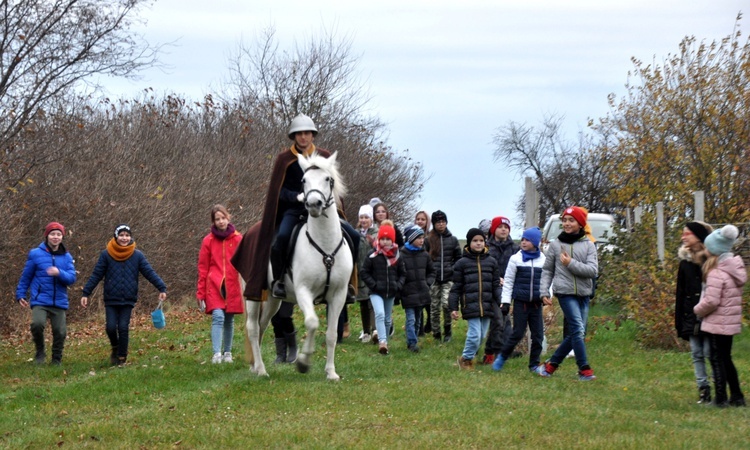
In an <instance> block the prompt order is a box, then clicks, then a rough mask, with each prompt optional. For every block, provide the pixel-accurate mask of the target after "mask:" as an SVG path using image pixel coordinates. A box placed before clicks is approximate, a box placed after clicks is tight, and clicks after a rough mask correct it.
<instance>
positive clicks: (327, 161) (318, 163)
mask: <svg viewBox="0 0 750 450" xmlns="http://www.w3.org/2000/svg"><path fill="white" fill-rule="evenodd" d="M336 156H337V153H335V152H334V153H333V154H332V155H331V156H330V157H328V158H326V157H325V156H322V155H321V154H320V153H318V152H313V153H312V154H311V155H310V156H308V157H306V158H304V159H305V161H302V158H300V166H301V167H302V170H307V169H308V168H309V167H313V166H315V167H318V168H320V169H321V170H324V171H326V172H328V175H329V176H330V177H331V178H333V181H334V183H333V196H334V197H335V198H336V203H337V204H338V205H341V199H342V198H343V197H345V196H346V191H347V187H346V184H345V183H344V180H343V179H342V178H341V173H340V172H339V164H338V161H337V160H336Z"/></svg>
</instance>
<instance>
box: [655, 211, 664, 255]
mask: <svg viewBox="0 0 750 450" xmlns="http://www.w3.org/2000/svg"><path fill="white" fill-rule="evenodd" d="M656 252H657V254H658V255H659V261H661V263H662V264H664V202H656Z"/></svg>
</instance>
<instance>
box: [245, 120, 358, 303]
mask: <svg viewBox="0 0 750 450" xmlns="http://www.w3.org/2000/svg"><path fill="white" fill-rule="evenodd" d="M317 134H318V129H317V128H316V127H315V123H314V122H313V120H312V119H311V118H310V117H308V116H306V115H304V114H300V115H298V116H297V117H295V118H294V119H293V120H292V123H291V125H290V126H289V132H288V133H287V136H289V139H291V140H292V141H293V143H292V145H291V146H290V147H289V148H287V149H285V150H283V151H282V152H281V153H279V154H278V155H277V156H276V160H275V161H274V165H273V169H272V171H271V181H270V183H269V185H268V193H267V194H266V203H265V206H264V208H263V216H262V218H261V222H260V223H258V224H256V225H255V226H253V227H252V228H251V229H250V230H248V232H247V233H245V237H244V238H243V242H242V244H241V246H240V249H239V250H238V251H237V253H236V254H235V257H234V258H233V260H232V263H233V264H234V265H235V266H236V267H237V269H238V271H239V272H240V273H241V274H242V275H243V278H244V279H245V281H246V282H247V286H246V288H245V297H246V298H248V299H250V300H260V299H261V291H262V290H263V288H265V287H266V286H265V284H266V279H267V278H268V277H267V275H268V274H267V270H268V269H267V268H268V257H269V253H270V258H271V271H272V275H273V280H274V281H273V285H272V286H273V289H272V294H271V295H273V296H274V297H276V298H286V288H285V286H284V273H285V272H286V269H287V249H288V247H289V240H290V238H291V235H292V231H293V230H294V227H295V226H296V225H297V224H298V223H300V222H301V221H302V220H304V219H305V218H306V217H307V210H306V209H305V205H304V192H303V188H302V177H303V175H304V173H303V172H302V168H301V167H300V165H299V162H298V159H297V155H300V154H302V155H305V156H309V155H311V154H312V153H313V152H315V151H317V152H318V154H320V155H323V156H325V157H326V158H327V157H329V156H331V154H330V152H329V151H327V150H325V149H322V148H317V147H316V146H315V144H314V143H313V141H314V139H315V136H316V135H317ZM341 224H342V228H343V229H344V231H345V232H346V233H347V234H348V235H349V236H350V237H351V242H355V243H358V242H359V233H358V232H357V230H355V229H354V228H353V227H352V226H351V225H349V223H347V222H346V221H344V220H342V221H341ZM274 234H275V239H274ZM272 239H273V244H272V245H270V246H269V245H268V242H271V241H272ZM358 247H359V246H358V245H351V251H352V256H353V257H354V261H356V260H357V254H358V250H359V248H358ZM349 291H350V294H352V293H353V288H352V287H351V286H350V289H349Z"/></svg>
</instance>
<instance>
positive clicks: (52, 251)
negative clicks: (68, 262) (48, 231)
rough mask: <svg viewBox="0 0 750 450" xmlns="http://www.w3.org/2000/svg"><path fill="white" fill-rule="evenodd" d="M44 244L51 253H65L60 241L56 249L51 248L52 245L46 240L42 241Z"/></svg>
mask: <svg viewBox="0 0 750 450" xmlns="http://www.w3.org/2000/svg"><path fill="white" fill-rule="evenodd" d="M44 245H45V246H46V247H47V251H48V252H50V253H51V254H53V255H64V254H65V253H67V252H66V251H65V246H64V245H63V244H62V242H60V245H58V246H57V250H52V247H50V246H49V242H47V241H46V240H45V241H44Z"/></svg>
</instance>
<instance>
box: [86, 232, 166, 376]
mask: <svg viewBox="0 0 750 450" xmlns="http://www.w3.org/2000/svg"><path fill="white" fill-rule="evenodd" d="M131 236H132V233H131V230H130V227H129V226H128V225H125V224H122V225H118V226H117V227H116V228H115V233H114V237H113V238H112V239H110V240H109V242H108V243H107V248H106V249H105V250H102V252H101V254H100V255H99V261H98V262H97V263H96V266H94V271H93V272H92V273H91V277H90V278H89V281H88V282H86V286H84V287H83V297H81V306H82V307H83V308H86V307H88V304H89V297H90V296H91V293H92V292H93V291H94V289H95V288H96V285H97V284H99V282H100V281H101V280H102V278H103V279H104V309H105V316H106V331H107V336H108V337H109V343H110V344H111V345H112V353H111V354H110V357H109V362H110V364H111V365H113V366H120V367H123V366H124V365H125V363H126V362H127V359H128V340H129V331H130V316H131V313H132V312H133V307H134V306H135V303H136V302H137V301H138V274H139V273H142V274H143V276H144V277H146V279H147V280H148V281H149V282H150V283H151V284H153V285H154V287H156V289H158V290H159V301H164V300H165V299H166V298H167V286H166V285H165V284H164V282H163V281H162V280H161V278H159V275H157V274H156V272H155V271H154V269H153V268H151V265H150V264H149V263H148V261H147V260H146V256H144V255H143V253H142V252H141V251H140V250H136V248H135V241H134V240H133V239H132V237H131Z"/></svg>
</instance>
